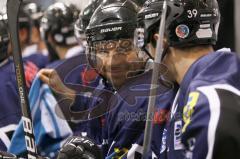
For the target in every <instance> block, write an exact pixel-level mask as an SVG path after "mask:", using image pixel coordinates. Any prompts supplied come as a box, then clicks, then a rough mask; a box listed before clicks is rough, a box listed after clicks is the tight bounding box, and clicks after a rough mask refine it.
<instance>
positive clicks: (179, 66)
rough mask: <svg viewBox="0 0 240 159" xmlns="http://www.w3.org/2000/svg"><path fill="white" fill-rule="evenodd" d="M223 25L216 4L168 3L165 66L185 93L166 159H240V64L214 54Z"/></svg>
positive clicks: (174, 112) (176, 107)
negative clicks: (220, 25) (214, 47)
mask: <svg viewBox="0 0 240 159" xmlns="http://www.w3.org/2000/svg"><path fill="white" fill-rule="evenodd" d="M219 22H220V13H219V8H218V2H217V1H216V0H207V1H202V0H197V1H191V0H189V1H184V2H183V1H180V0H174V1H170V0H167V17H166V27H165V39H164V57H163V63H164V64H165V65H167V67H168V70H169V71H170V73H171V74H172V77H173V80H174V82H177V83H178V84H179V85H180V88H179V91H178V93H177V95H176V97H175V100H174V104H173V106H172V108H171V116H170V120H169V121H168V123H167V127H166V129H167V132H166V133H165V134H164V136H163V142H162V150H161V156H160V158H168V159H183V158H184V159H204V158H209V159H210V158H211V159H226V158H239V156H240V153H239V151H238V150H239V145H240V138H239V135H238V133H239V132H240V127H239V125H240V124H239V120H238V117H239V112H240V104H239V103H240V102H239V101H240V80H239V79H240V60H239V57H238V56H237V55H236V54H235V53H231V52H224V51H217V52H215V51H214V50H213V45H215V44H216V41H217V35H218V26H219ZM155 25H157V24H155ZM154 36H155V37H157V36H158V35H154Z"/></svg>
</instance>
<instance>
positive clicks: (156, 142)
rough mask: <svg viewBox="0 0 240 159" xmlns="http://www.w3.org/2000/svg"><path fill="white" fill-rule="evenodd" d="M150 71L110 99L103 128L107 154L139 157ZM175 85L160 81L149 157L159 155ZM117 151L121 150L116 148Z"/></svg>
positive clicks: (141, 148)
mask: <svg viewBox="0 0 240 159" xmlns="http://www.w3.org/2000/svg"><path fill="white" fill-rule="evenodd" d="M149 77H151V71H148V72H145V73H143V74H141V75H139V76H138V77H137V78H133V79H132V80H129V81H128V82H127V83H126V84H124V86H123V87H122V88H120V90H118V95H115V96H113V97H112V98H111V99H110V100H109V103H110V104H109V105H110V110H109V113H108V114H107V117H106V124H105V127H104V130H103V139H104V140H103V141H104V144H106V145H105V147H107V149H108V150H107V152H105V153H107V156H108V157H110V158H111V157H115V158H118V157H120V156H121V157H122V158H141V157H142V151H143V147H142V146H143V139H144V129H145V119H146V112H147V106H148V99H149V89H150V82H151V78H149ZM175 90H176V88H174V85H170V86H169V87H166V86H164V85H163V84H162V83H160V84H159V88H158V94H157V100H156V106H155V110H154V116H153V123H154V127H153V135H152V142H151V150H150V153H149V155H148V156H149V157H148V158H158V157H159V154H160V149H161V140H162V139H161V136H162V134H163V131H164V126H165V123H166V120H167V117H168V113H169V109H170V107H171V104H172V101H173V98H174V96H175V92H176V91H175ZM118 151H120V152H118Z"/></svg>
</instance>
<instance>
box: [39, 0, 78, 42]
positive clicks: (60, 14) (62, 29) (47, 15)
mask: <svg viewBox="0 0 240 159" xmlns="http://www.w3.org/2000/svg"><path fill="white" fill-rule="evenodd" d="M40 32H41V36H42V38H43V40H45V41H46V42H47V41H48V36H49V35H50V36H51V37H52V39H53V41H54V42H55V43H56V44H57V45H64V46H70V45H75V44H76V43H77V40H76V38H75V36H74V17H73V11H72V10H71V9H70V8H69V7H68V6H67V5H65V4H64V3H61V2H57V3H54V4H52V5H50V6H49V7H48V8H47V10H46V11H45V12H44V14H43V17H42V19H41V23H40Z"/></svg>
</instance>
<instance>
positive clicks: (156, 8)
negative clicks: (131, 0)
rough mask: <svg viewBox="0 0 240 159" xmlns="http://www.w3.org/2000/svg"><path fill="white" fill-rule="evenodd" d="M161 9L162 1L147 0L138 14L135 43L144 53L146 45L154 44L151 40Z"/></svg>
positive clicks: (158, 21)
mask: <svg viewBox="0 0 240 159" xmlns="http://www.w3.org/2000/svg"><path fill="white" fill-rule="evenodd" d="M162 7H163V0H147V1H146V2H145V3H144V5H143V7H142V9H141V10H140V11H139V12H138V27H137V29H136V31H135V42H136V45H137V46H138V47H139V48H141V49H143V50H144V51H146V52H148V51H147V50H146V48H145V47H146V45H147V44H148V43H150V42H151V41H152V42H154V41H153V40H152V38H153V35H154V33H156V32H158V29H159V24H160V19H161V12H162V10H161V8H162ZM149 56H150V53H149ZM152 58H153V57H152Z"/></svg>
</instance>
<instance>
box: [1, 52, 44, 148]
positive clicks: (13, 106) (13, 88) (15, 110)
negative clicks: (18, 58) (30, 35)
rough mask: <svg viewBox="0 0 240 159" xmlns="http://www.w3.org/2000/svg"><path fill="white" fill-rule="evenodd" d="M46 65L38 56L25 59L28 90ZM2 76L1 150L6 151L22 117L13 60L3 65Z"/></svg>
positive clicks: (6, 61) (8, 60)
mask: <svg viewBox="0 0 240 159" xmlns="http://www.w3.org/2000/svg"><path fill="white" fill-rule="evenodd" d="M38 57H39V58H38ZM46 63H47V60H45V58H42V56H38V55H36V56H34V57H33V56H31V58H30V57H29V58H24V59H23V64H24V70H25V77H26V84H27V87H28V88H30V86H31V83H32V81H33V79H34V77H35V76H36V74H37V71H38V70H39V69H40V68H42V67H44V66H45V65H46ZM0 76H1V78H0V88H1V91H0V96H1V97H2V99H1V101H0V110H1V113H0V134H1V135H0V149H1V150H4V151H6V148H7V147H8V146H9V145H10V139H11V137H12V134H13V132H14V130H15V129H16V126H17V124H18V122H19V121H20V119H21V116H22V115H21V114H22V113H21V106H20V103H19V96H18V92H17V83H16V75H15V69H14V63H13V60H12V59H11V58H9V59H6V60H5V61H3V62H2V63H1V66H0Z"/></svg>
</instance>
